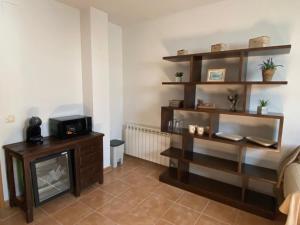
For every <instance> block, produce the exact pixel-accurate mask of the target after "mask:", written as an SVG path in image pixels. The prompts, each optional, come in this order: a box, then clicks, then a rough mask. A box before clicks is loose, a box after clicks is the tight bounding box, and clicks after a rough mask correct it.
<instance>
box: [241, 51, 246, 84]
mask: <svg viewBox="0 0 300 225" xmlns="http://www.w3.org/2000/svg"><path fill="white" fill-rule="evenodd" d="M247 65H248V53H245V52H241V55H240V63H239V81H246V80H247V77H246V76H247Z"/></svg>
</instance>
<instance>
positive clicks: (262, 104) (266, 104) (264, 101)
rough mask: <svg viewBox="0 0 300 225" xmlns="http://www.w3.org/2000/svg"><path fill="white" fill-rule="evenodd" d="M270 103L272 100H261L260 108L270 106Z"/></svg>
mask: <svg viewBox="0 0 300 225" xmlns="http://www.w3.org/2000/svg"><path fill="white" fill-rule="evenodd" d="M269 101H270V100H264V99H260V100H259V106H260V107H266V106H268V105H269Z"/></svg>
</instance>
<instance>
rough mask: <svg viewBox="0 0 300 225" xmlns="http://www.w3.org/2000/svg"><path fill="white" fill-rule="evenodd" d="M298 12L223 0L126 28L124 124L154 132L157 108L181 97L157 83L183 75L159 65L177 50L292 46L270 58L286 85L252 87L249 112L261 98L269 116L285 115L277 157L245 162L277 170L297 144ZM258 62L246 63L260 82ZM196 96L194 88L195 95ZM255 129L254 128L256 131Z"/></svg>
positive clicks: (298, 5)
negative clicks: (263, 40) (259, 42)
mask: <svg viewBox="0 0 300 225" xmlns="http://www.w3.org/2000/svg"><path fill="white" fill-rule="evenodd" d="M266 9H267V10H266ZM299 11H300V2H299V1H297V0H290V1H288V2H287V1H280V0H274V1H271V0H254V1H239V0H228V1H222V2H220V3H216V4H212V5H208V6H204V7H199V8H194V9H192V10H187V11H183V12H180V13H176V14H173V15H170V16H167V17H162V18H158V19H156V20H152V21H148V22H143V23H140V24H137V25H132V26H129V27H125V28H124V29H123V46H124V48H123V49H124V52H123V59H124V121H125V123H126V122H135V123H140V124H146V125H155V126H157V127H159V126H160V110H161V106H162V105H167V104H168V100H170V99H182V98H183V89H182V88H180V87H172V86H162V85H161V82H162V81H171V80H174V76H173V74H174V73H175V72H176V71H179V70H183V71H185V72H186V71H188V68H187V65H184V64H183V65H182V64H177V65H176V64H175V63H172V62H167V61H163V60H162V57H163V56H168V55H175V54H176V50H178V49H183V48H184V49H188V50H189V52H203V51H209V50H210V45H211V44H214V43H219V42H224V43H228V44H229V45H230V48H239V47H247V45H248V40H249V38H252V37H257V36H261V35H268V36H271V37H272V44H273V45H280V44H289V43H290V44H292V50H291V53H290V55H287V56H278V57H274V58H275V59H276V61H277V62H278V63H282V64H284V68H282V69H279V70H278V72H277V77H276V79H278V80H280V79H286V80H288V81H289V84H288V86H276V87H268V88H265V87H254V88H253V90H252V98H251V109H254V110H255V108H256V105H257V100H258V99H259V98H261V97H265V98H270V99H271V105H270V111H274V112H284V114H285V123H284V133H283V150H282V152H281V153H271V152H266V151H261V150H255V149H249V151H248V152H247V160H248V162H249V163H255V164H259V165H263V166H268V167H271V168H277V166H278V161H279V159H280V158H281V156H282V154H283V153H286V152H287V150H291V149H292V148H294V147H295V146H296V145H298V144H299V138H298V137H297V136H298V134H299V133H300V121H299V119H298V115H299V112H300V107H299V104H298V102H299V97H300V89H299V87H298V86H299V82H300V78H299V75H298V74H299V73H300V69H299V66H298V64H299V63H298V61H299V56H300V45H299V43H298V42H299V37H300V20H299V19H300V18H299ZM264 58H265V57H264ZM264 58H263V59H264ZM261 60H262V58H254V59H253V58H252V59H251V60H249V68H248V74H249V77H250V79H258V78H260V72H259V70H258V69H257V68H258V66H257V65H258V64H259V63H261ZM201 91H202V90H201V88H199V87H198V88H197V94H198V96H199V93H201ZM208 92H209V90H208ZM211 92H212V93H211ZM219 92H226V89H225V90H219V89H217V87H216V88H215V89H214V90H210V94H213V95H214V94H219ZM204 96H206V95H204ZM224 101H226V99H225V100H224ZM222 120H223V121H224V124H226V121H227V122H228V121H229V122H230V121H231V122H234V120H235V121H236V118H233V119H232V118H228V117H227V118H226V117H225V118H224V116H222ZM240 121H241V122H243V123H245V124H244V125H245V127H247V128H249V127H250V128H251V126H253V124H255V123H256V122H253V121H252V122H251V121H250V120H247V119H246V118H244V117H241V118H240ZM260 122H262V121H260ZM268 123H271V124H272V122H268ZM258 124H259V123H256V125H257V126H258ZM269 125H270V124H267V125H266V126H267V127H269ZM198 142H199V143H198ZM196 144H197V148H198V149H201V148H205V149H208V153H211V151H210V149H211V148H214V147H215V148H216V149H218V150H220V149H222V150H223V149H225V150H226V152H229V153H230V154H231V158H232V157H234V153H235V152H234V151H235V150H236V149H233V147H232V146H224V145H213V144H212V143H210V142H207V143H206V142H203V141H202V142H201V141H197V143H196ZM203 144H204V146H203ZM227 148H228V149H229V150H227ZM221 176H222V175H221Z"/></svg>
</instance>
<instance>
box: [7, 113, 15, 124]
mask: <svg viewBox="0 0 300 225" xmlns="http://www.w3.org/2000/svg"><path fill="white" fill-rule="evenodd" d="M15 121H16V118H15V116H14V115H8V116H7V117H6V119H5V122H6V123H14V122H15Z"/></svg>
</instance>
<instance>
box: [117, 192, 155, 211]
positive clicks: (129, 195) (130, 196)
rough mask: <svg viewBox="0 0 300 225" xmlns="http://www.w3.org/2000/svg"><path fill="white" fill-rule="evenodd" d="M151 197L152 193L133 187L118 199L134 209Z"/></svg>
mask: <svg viewBox="0 0 300 225" xmlns="http://www.w3.org/2000/svg"><path fill="white" fill-rule="evenodd" d="M149 195H150V191H147V190H145V189H141V188H139V187H132V188H130V189H129V190H128V191H126V192H124V193H123V194H121V195H120V196H118V198H120V199H122V200H124V201H126V202H127V203H128V204H130V205H131V206H132V207H134V206H136V205H138V204H139V203H141V202H142V201H143V200H144V199H146V197H148V196H149Z"/></svg>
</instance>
